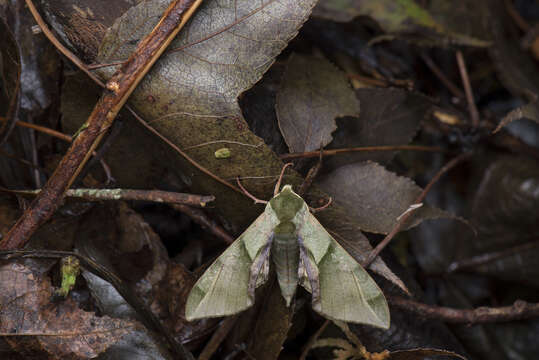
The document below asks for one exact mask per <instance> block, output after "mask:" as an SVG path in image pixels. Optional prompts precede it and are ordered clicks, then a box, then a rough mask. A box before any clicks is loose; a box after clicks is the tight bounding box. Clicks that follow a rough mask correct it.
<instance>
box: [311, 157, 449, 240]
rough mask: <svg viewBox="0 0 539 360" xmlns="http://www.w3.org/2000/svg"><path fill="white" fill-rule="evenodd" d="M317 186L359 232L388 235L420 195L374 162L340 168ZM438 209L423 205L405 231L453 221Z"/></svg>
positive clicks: (404, 179)
mask: <svg viewBox="0 0 539 360" xmlns="http://www.w3.org/2000/svg"><path fill="white" fill-rule="evenodd" d="M319 184H320V186H321V187H322V188H323V189H324V190H325V191H327V192H328V193H329V194H331V196H333V197H334V199H335V201H336V202H337V203H339V204H341V205H343V206H344V207H345V208H346V209H348V210H349V211H350V212H351V213H352V214H353V216H354V218H356V219H357V221H358V223H359V226H360V227H361V230H363V231H368V232H373V233H380V234H387V233H389V232H390V231H391V229H392V228H393V227H394V226H395V224H396V223H397V218H398V217H399V216H400V215H402V214H403V213H404V212H405V211H406V210H407V209H408V208H409V207H410V205H412V204H414V201H415V199H416V198H417V197H418V196H419V194H420V193H421V191H422V190H421V188H420V187H419V186H417V185H416V184H415V183H414V182H413V181H412V180H410V179H408V178H405V177H402V176H397V175H396V174H394V173H392V172H390V171H387V170H386V169H385V168H384V167H382V166H380V165H378V164H376V163H374V162H363V163H357V164H352V165H347V166H343V167H341V168H338V169H337V170H335V171H333V172H332V173H330V174H328V175H326V176H324V177H323V178H321V179H320V181H319ZM452 217H454V216H452V215H450V214H448V213H446V212H445V211H443V210H440V209H438V208H434V207H430V206H428V205H423V206H422V207H421V208H419V209H417V210H415V211H414V214H412V216H411V217H410V220H409V222H408V223H407V226H405V227H404V228H405V229H409V228H411V227H413V226H416V225H418V224H419V223H420V222H422V221H423V220H427V219H437V218H452Z"/></svg>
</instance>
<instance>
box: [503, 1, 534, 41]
mask: <svg viewBox="0 0 539 360" xmlns="http://www.w3.org/2000/svg"><path fill="white" fill-rule="evenodd" d="M504 3H505V9H506V10H507V12H508V13H509V16H511V18H512V19H513V21H514V22H515V24H517V26H518V27H519V28H520V30H522V31H523V32H525V33H527V32H528V31H529V30H530V27H531V26H530V24H528V22H527V21H526V20H524V18H523V17H522V16H520V14H519V13H518V11H517V10H516V9H515V7H514V5H513V2H512V1H511V0H505V1H504Z"/></svg>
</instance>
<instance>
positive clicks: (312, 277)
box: [298, 236, 320, 304]
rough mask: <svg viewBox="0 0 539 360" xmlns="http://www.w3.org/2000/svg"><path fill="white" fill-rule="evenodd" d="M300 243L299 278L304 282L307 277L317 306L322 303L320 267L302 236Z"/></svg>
mask: <svg viewBox="0 0 539 360" xmlns="http://www.w3.org/2000/svg"><path fill="white" fill-rule="evenodd" d="M298 243H299V260H300V261H299V270H298V273H299V277H300V279H302V282H303V281H305V277H306V278H307V281H308V283H309V285H310V286H311V295H312V299H313V304H317V303H319V302H320V278H319V273H318V266H317V265H316V262H315V260H314V258H313V257H312V256H311V255H310V254H309V251H308V250H307V248H306V247H305V245H304V244H303V239H302V238H301V236H298ZM305 275H306V276H305ZM304 287H305V286H304Z"/></svg>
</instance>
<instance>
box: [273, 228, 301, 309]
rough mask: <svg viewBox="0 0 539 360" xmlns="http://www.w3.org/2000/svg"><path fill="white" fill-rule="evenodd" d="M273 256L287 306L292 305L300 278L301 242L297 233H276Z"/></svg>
mask: <svg viewBox="0 0 539 360" xmlns="http://www.w3.org/2000/svg"><path fill="white" fill-rule="evenodd" d="M271 256H272V259H273V263H274V264H275V272H276V273H277V280H278V281H279V286H280V288H281V293H282V295H283V297H284V299H285V301H286V306H290V302H291V301H292V297H293V296H294V294H295V292H296V287H297V286H298V280H299V278H298V268H299V244H298V241H297V235H295V234H293V233H292V234H290V233H284V234H283V233H275V237H274V239H273V244H272V249H271Z"/></svg>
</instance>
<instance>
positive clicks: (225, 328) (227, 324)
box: [198, 316, 238, 360]
mask: <svg viewBox="0 0 539 360" xmlns="http://www.w3.org/2000/svg"><path fill="white" fill-rule="evenodd" d="M237 320H238V316H231V317H229V318H227V319H225V320H224V321H223V322H222V324H221V325H220V326H219V328H218V329H217V331H215V332H214V333H213V335H212V337H211V339H210V341H208V342H207V343H206V346H204V349H203V350H202V352H201V353H200V355H199V356H198V360H210V358H211V357H212V355H213V354H214V353H215V352H216V351H217V349H218V348H219V346H220V345H221V343H222V342H223V340H225V338H226V337H227V335H228V333H229V332H230V330H232V328H233V327H234V324H235V323H236V321H237Z"/></svg>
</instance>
